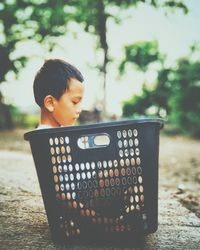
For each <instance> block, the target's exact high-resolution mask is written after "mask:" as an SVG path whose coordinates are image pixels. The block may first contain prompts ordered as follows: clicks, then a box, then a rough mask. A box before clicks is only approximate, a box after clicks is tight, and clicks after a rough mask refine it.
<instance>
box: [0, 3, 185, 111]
mask: <svg viewBox="0 0 200 250" xmlns="http://www.w3.org/2000/svg"><path fill="white" fill-rule="evenodd" d="M140 3H145V4H149V5H151V6H153V7H156V8H159V7H162V8H167V9H168V8H170V9H176V8H180V9H182V10H183V11H184V12H185V13H187V11H188V9H187V7H186V5H185V4H184V3H183V1H179V0H132V1H130V0H98V1H94V0H79V1H77V0H68V1H65V0H4V1H3V2H1V3H0V34H1V38H0V39H1V41H0V44H1V45H0V59H1V64H0V82H2V81H4V80H5V76H6V74H7V73H8V72H9V71H13V72H15V74H16V75H17V73H18V72H19V71H20V69H21V67H24V65H25V63H26V61H27V58H26V57H25V56H13V54H12V53H13V52H14V51H15V49H16V45H17V44H18V43H20V42H21V41H27V40H33V41H37V42H39V43H42V42H44V41H48V49H49V50H52V49H53V47H54V46H55V42H54V39H53V37H58V36H62V35H64V34H65V33H66V32H67V24H68V23H69V22H70V21H75V22H77V23H80V24H81V25H82V26H83V27H84V29H85V30H86V31H87V32H90V33H92V34H95V35H96V36H97V37H98V38H99V39H98V47H99V48H101V49H103V53H104V59H103V62H102V66H100V67H98V68H99V69H100V71H101V72H103V75H104V92H105V89H106V73H107V70H106V68H107V64H108V62H109V56H108V42H107V20H108V19H109V18H114V20H115V21H118V22H119V21H120V17H119V16H114V15H113V14H112V11H111V10H112V8H117V9H118V10H119V11H121V10H122V9H126V8H128V7H130V6H137V5H138V4H140ZM105 98H106V97H104V107H105Z"/></svg>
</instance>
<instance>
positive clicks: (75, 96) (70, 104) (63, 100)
mask: <svg viewBox="0 0 200 250" xmlns="http://www.w3.org/2000/svg"><path fill="white" fill-rule="evenodd" d="M83 93H84V86H83V83H81V82H80V81H78V80H77V79H75V78H71V79H70V80H69V85H68V88H67V89H66V91H65V92H64V94H63V95H62V96H61V97H60V99H59V100H56V99H54V110H53V112H52V115H53V118H54V121H55V122H56V123H57V126H67V125H73V124H74V123H75V122H76V120H77V119H78V118H79V115H80V113H81V101H82V98H83Z"/></svg>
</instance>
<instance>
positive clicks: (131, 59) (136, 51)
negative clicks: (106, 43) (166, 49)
mask: <svg viewBox="0 0 200 250" xmlns="http://www.w3.org/2000/svg"><path fill="white" fill-rule="evenodd" d="M158 60H161V58H160V55H159V51H158V43H157V41H144V42H137V43H134V44H130V45H128V46H125V59H124V60H123V61H122V62H121V64H120V66H119V71H120V73H122V74H123V73H124V71H125V66H126V64H127V63H132V64H134V65H136V66H137V67H138V69H139V70H142V71H144V72H145V71H147V68H148V66H149V64H150V63H153V62H155V61H158Z"/></svg>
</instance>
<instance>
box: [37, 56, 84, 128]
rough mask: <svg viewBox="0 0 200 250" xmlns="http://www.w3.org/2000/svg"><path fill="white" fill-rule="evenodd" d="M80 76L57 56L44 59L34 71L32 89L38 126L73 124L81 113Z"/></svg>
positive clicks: (81, 89)
mask: <svg viewBox="0 0 200 250" xmlns="http://www.w3.org/2000/svg"><path fill="white" fill-rule="evenodd" d="M83 81H84V79H83V76H82V74H81V72H80V71H79V70H78V69H77V68H75V67H74V66H73V65H71V64H69V63H67V62H65V61H63V60H59V59H50V60H47V61H45V63H44V64H43V66H42V67H41V69H40V70H39V71H38V72H37V74H36V76H35V79H34V84H33V90H34V97H35V101H36V103H37V104H38V105H39V106H40V108H41V115H40V125H39V127H38V128H50V127H60V126H68V125H73V124H74V123H75V122H76V120H77V119H78V118H79V114H80V112H81V101H82V98H83V94H84V86H83Z"/></svg>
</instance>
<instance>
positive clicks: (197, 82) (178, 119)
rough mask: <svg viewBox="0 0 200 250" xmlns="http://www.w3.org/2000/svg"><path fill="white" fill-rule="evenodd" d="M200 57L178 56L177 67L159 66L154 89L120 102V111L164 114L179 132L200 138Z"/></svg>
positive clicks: (154, 114) (135, 113) (144, 90)
mask: <svg viewBox="0 0 200 250" xmlns="http://www.w3.org/2000/svg"><path fill="white" fill-rule="evenodd" d="M199 72H200V61H195V62H193V61H191V60H190V59H188V58H185V59H180V60H179V61H178V62H177V68H171V69H170V68H168V69H165V68H163V69H161V70H160V71H159V72H158V78H157V83H156V85H155V89H153V90H148V89H147V88H146V87H145V86H144V87H143V91H142V95H140V96H139V95H135V96H133V97H132V98H131V99H130V100H128V101H126V102H124V105H123V115H124V116H128V117H133V116H141V115H145V116H146V115H153V116H160V117H168V120H169V122H170V123H171V124H173V126H174V127H175V128H176V129H179V130H180V131H181V132H182V133H184V134H188V135H192V136H194V137H197V138H200V116H199V114H200V74H199Z"/></svg>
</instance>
